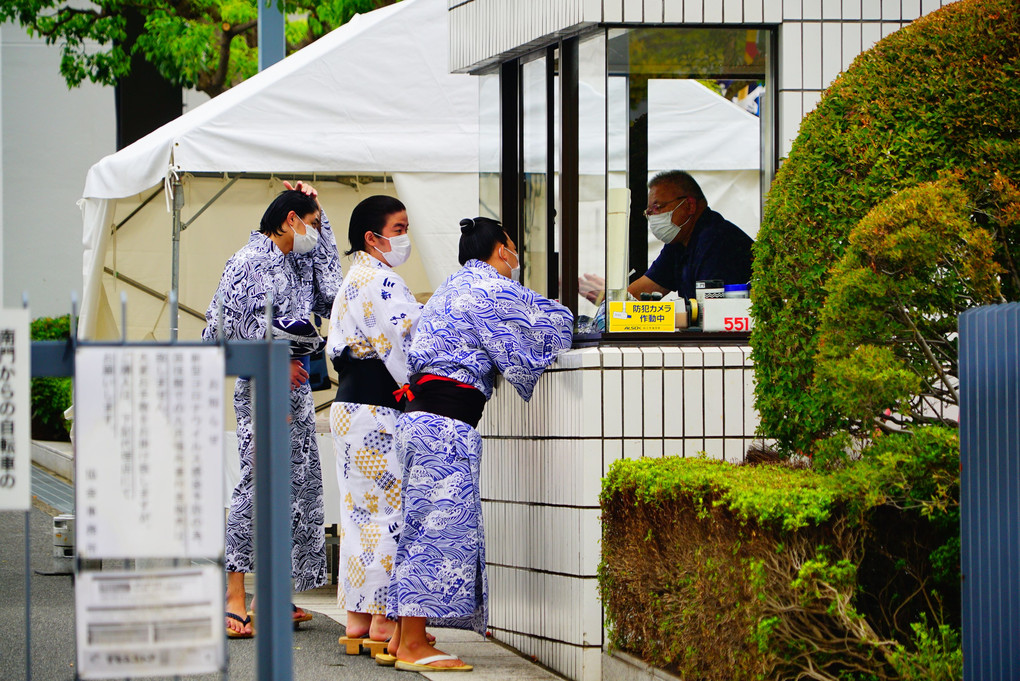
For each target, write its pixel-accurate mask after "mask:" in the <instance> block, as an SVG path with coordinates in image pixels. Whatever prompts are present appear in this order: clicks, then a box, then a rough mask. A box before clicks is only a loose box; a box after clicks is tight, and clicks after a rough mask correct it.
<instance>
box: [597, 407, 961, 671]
mask: <svg viewBox="0 0 1020 681" xmlns="http://www.w3.org/2000/svg"><path fill="white" fill-rule="evenodd" d="M956 438H957V436H956V433H955V431H953V430H951V429H945V428H938V427H933V428H928V429H925V433H924V435H923V436H910V435H903V434H895V435H885V436H880V437H878V438H877V439H876V442H875V444H874V447H875V451H873V452H870V455H869V456H868V457H866V459H865V460H862V461H860V462H857V463H855V464H853V465H850V466H847V467H845V468H843V469H840V470H837V471H834V472H829V473H821V472H818V471H815V470H812V469H792V468H789V467H784V466H755V467H751V466H733V465H731V464H727V463H723V462H718V461H711V460H707V459H682V458H675V457H667V458H663V459H641V460H636V461H618V462H616V463H615V464H614V465H613V467H612V469H611V470H610V473H609V475H608V476H607V478H606V479H605V480H604V482H603V488H602V495H601V503H602V514H603V516H602V520H603V535H602V564H601V565H600V569H599V585H600V590H601V595H602V601H603V605H604V606H605V612H606V619H607V623H608V626H609V632H610V645H611V646H613V647H615V648H620V649H623V650H626V651H628V652H632V653H634V654H636V655H638V656H640V657H641V658H643V659H644V660H645V661H647V662H649V663H650V664H652V665H655V666H657V667H661V668H664V669H667V670H670V671H672V672H675V673H677V674H679V675H680V676H681V677H682V678H687V679H706V680H709V679H711V680H714V679H719V680H722V679H726V680H730V679H772V678H813V679H833V680H835V679H842V680H846V679H877V680H881V681H885V680H892V679H900V678H903V679H908V678H947V679H948V678H959V670H960V669H962V665H961V664H960V657H959V654H958V646H957V645H956V642H957V640H958V639H957V638H955V637H956V633H955V632H956V630H957V629H958V627H959V600H958V596H957V592H958V586H957V580H958V575H957V570H956V568H955V566H956V565H957V563H958V555H957V553H954V551H958V543H956V542H955V541H954V538H955V536H956V526H955V523H957V522H958V513H957V509H958V507H957V499H958V488H957V487H956V486H955V482H954V481H952V480H945V479H944V477H943V471H945V470H947V469H949V468H951V467H952V466H953V465H958V463H959V458H958V454H957V453H958V451H959V450H958V442H957V439H956ZM933 554H934V555H936V556H941V559H936V560H932V555H933ZM929 622H932V623H935V630H934V633H933V632H932V631H931V630H930V629H929V627H928V623H929ZM939 670H942V671H939ZM946 670H948V671H946ZM943 672H945V673H948V674H950V675H949V676H946V675H945V674H943ZM925 673H930V675H929V676H928V677H925V676H924V674H925ZM954 673H955V674H956V676H955V677H954V676H951V674H954Z"/></svg>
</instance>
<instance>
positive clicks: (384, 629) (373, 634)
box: [347, 615, 397, 641]
mask: <svg viewBox="0 0 1020 681" xmlns="http://www.w3.org/2000/svg"><path fill="white" fill-rule="evenodd" d="M347 621H348V622H350V617H348V618H347ZM396 628H397V623H396V622H394V621H392V620H388V619H386V615H372V624H371V626H370V627H369V630H368V637H369V638H370V639H372V640H373V641H389V640H390V638H392V637H393V630H394V629H396ZM349 635H350V634H348V636H349Z"/></svg>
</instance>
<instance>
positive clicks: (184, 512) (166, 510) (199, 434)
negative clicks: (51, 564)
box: [74, 346, 225, 558]
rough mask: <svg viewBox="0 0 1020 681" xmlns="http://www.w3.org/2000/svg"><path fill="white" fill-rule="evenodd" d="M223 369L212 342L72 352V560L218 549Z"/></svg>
mask: <svg viewBox="0 0 1020 681" xmlns="http://www.w3.org/2000/svg"><path fill="white" fill-rule="evenodd" d="M224 366H225V364H224V358H223V350H222V348H219V347H215V346H209V347H166V346H152V347H138V346H134V347H130V346H125V347H116V346H114V347H109V346H105V347H99V346H89V347H81V348H79V349H78V352H77V355H76V356H75V381H74V396H75V399H74V403H75V417H76V421H75V433H76V434H77V437H76V445H75V466H76V473H75V485H76V494H75V507H76V509H77V537H76V539H77V552H78V555H79V556H80V557H82V558H198V557H206V558H216V557H218V556H221V555H222V554H223V503H222V491H221V490H222V489H223V482H222V476H223V464H222V458H223V380H224V378H223V372H224Z"/></svg>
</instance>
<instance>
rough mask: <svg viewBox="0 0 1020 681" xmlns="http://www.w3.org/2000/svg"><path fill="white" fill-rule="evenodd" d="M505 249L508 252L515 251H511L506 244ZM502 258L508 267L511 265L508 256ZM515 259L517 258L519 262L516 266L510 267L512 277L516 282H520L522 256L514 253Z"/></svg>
mask: <svg viewBox="0 0 1020 681" xmlns="http://www.w3.org/2000/svg"><path fill="white" fill-rule="evenodd" d="M503 251H504V252H506V253H514V252H513V251H511V250H510V249H509V248H507V247H506V246H504V247H503ZM500 259H501V260H502V261H503V262H505V263H506V266H507V267H510V263H509V262H507V260H506V258H500ZM514 259H515V260H517V264H516V265H515V266H513V267H510V278H511V279H512V280H514V281H516V282H520V280H521V258H520V256H519V255H517V254H516V253H514Z"/></svg>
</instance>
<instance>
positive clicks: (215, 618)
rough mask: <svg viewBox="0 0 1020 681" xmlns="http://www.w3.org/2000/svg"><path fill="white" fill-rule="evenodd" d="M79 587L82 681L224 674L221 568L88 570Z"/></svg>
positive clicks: (77, 624) (79, 579) (77, 620)
mask: <svg viewBox="0 0 1020 681" xmlns="http://www.w3.org/2000/svg"><path fill="white" fill-rule="evenodd" d="M77 582H78V583H77V584H76V588H75V590H74V591H75V615H76V616H75V627H76V629H77V634H78V636H77V639H78V669H77V676H78V677H79V678H82V679H105V678H111V677H120V678H124V677H135V678H138V677H147V676H160V677H166V676H171V675H181V674H207V673H214V672H218V671H221V670H222V669H223V667H224V665H225V656H224V648H223V570H222V569H221V568H218V567H217V566H215V565H203V566H195V567H189V568H183V569H177V570H162V571H160V570H138V571H123V570H104V571H102V572H93V571H88V570H86V571H82V572H81V573H79V575H78V577H77Z"/></svg>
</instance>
